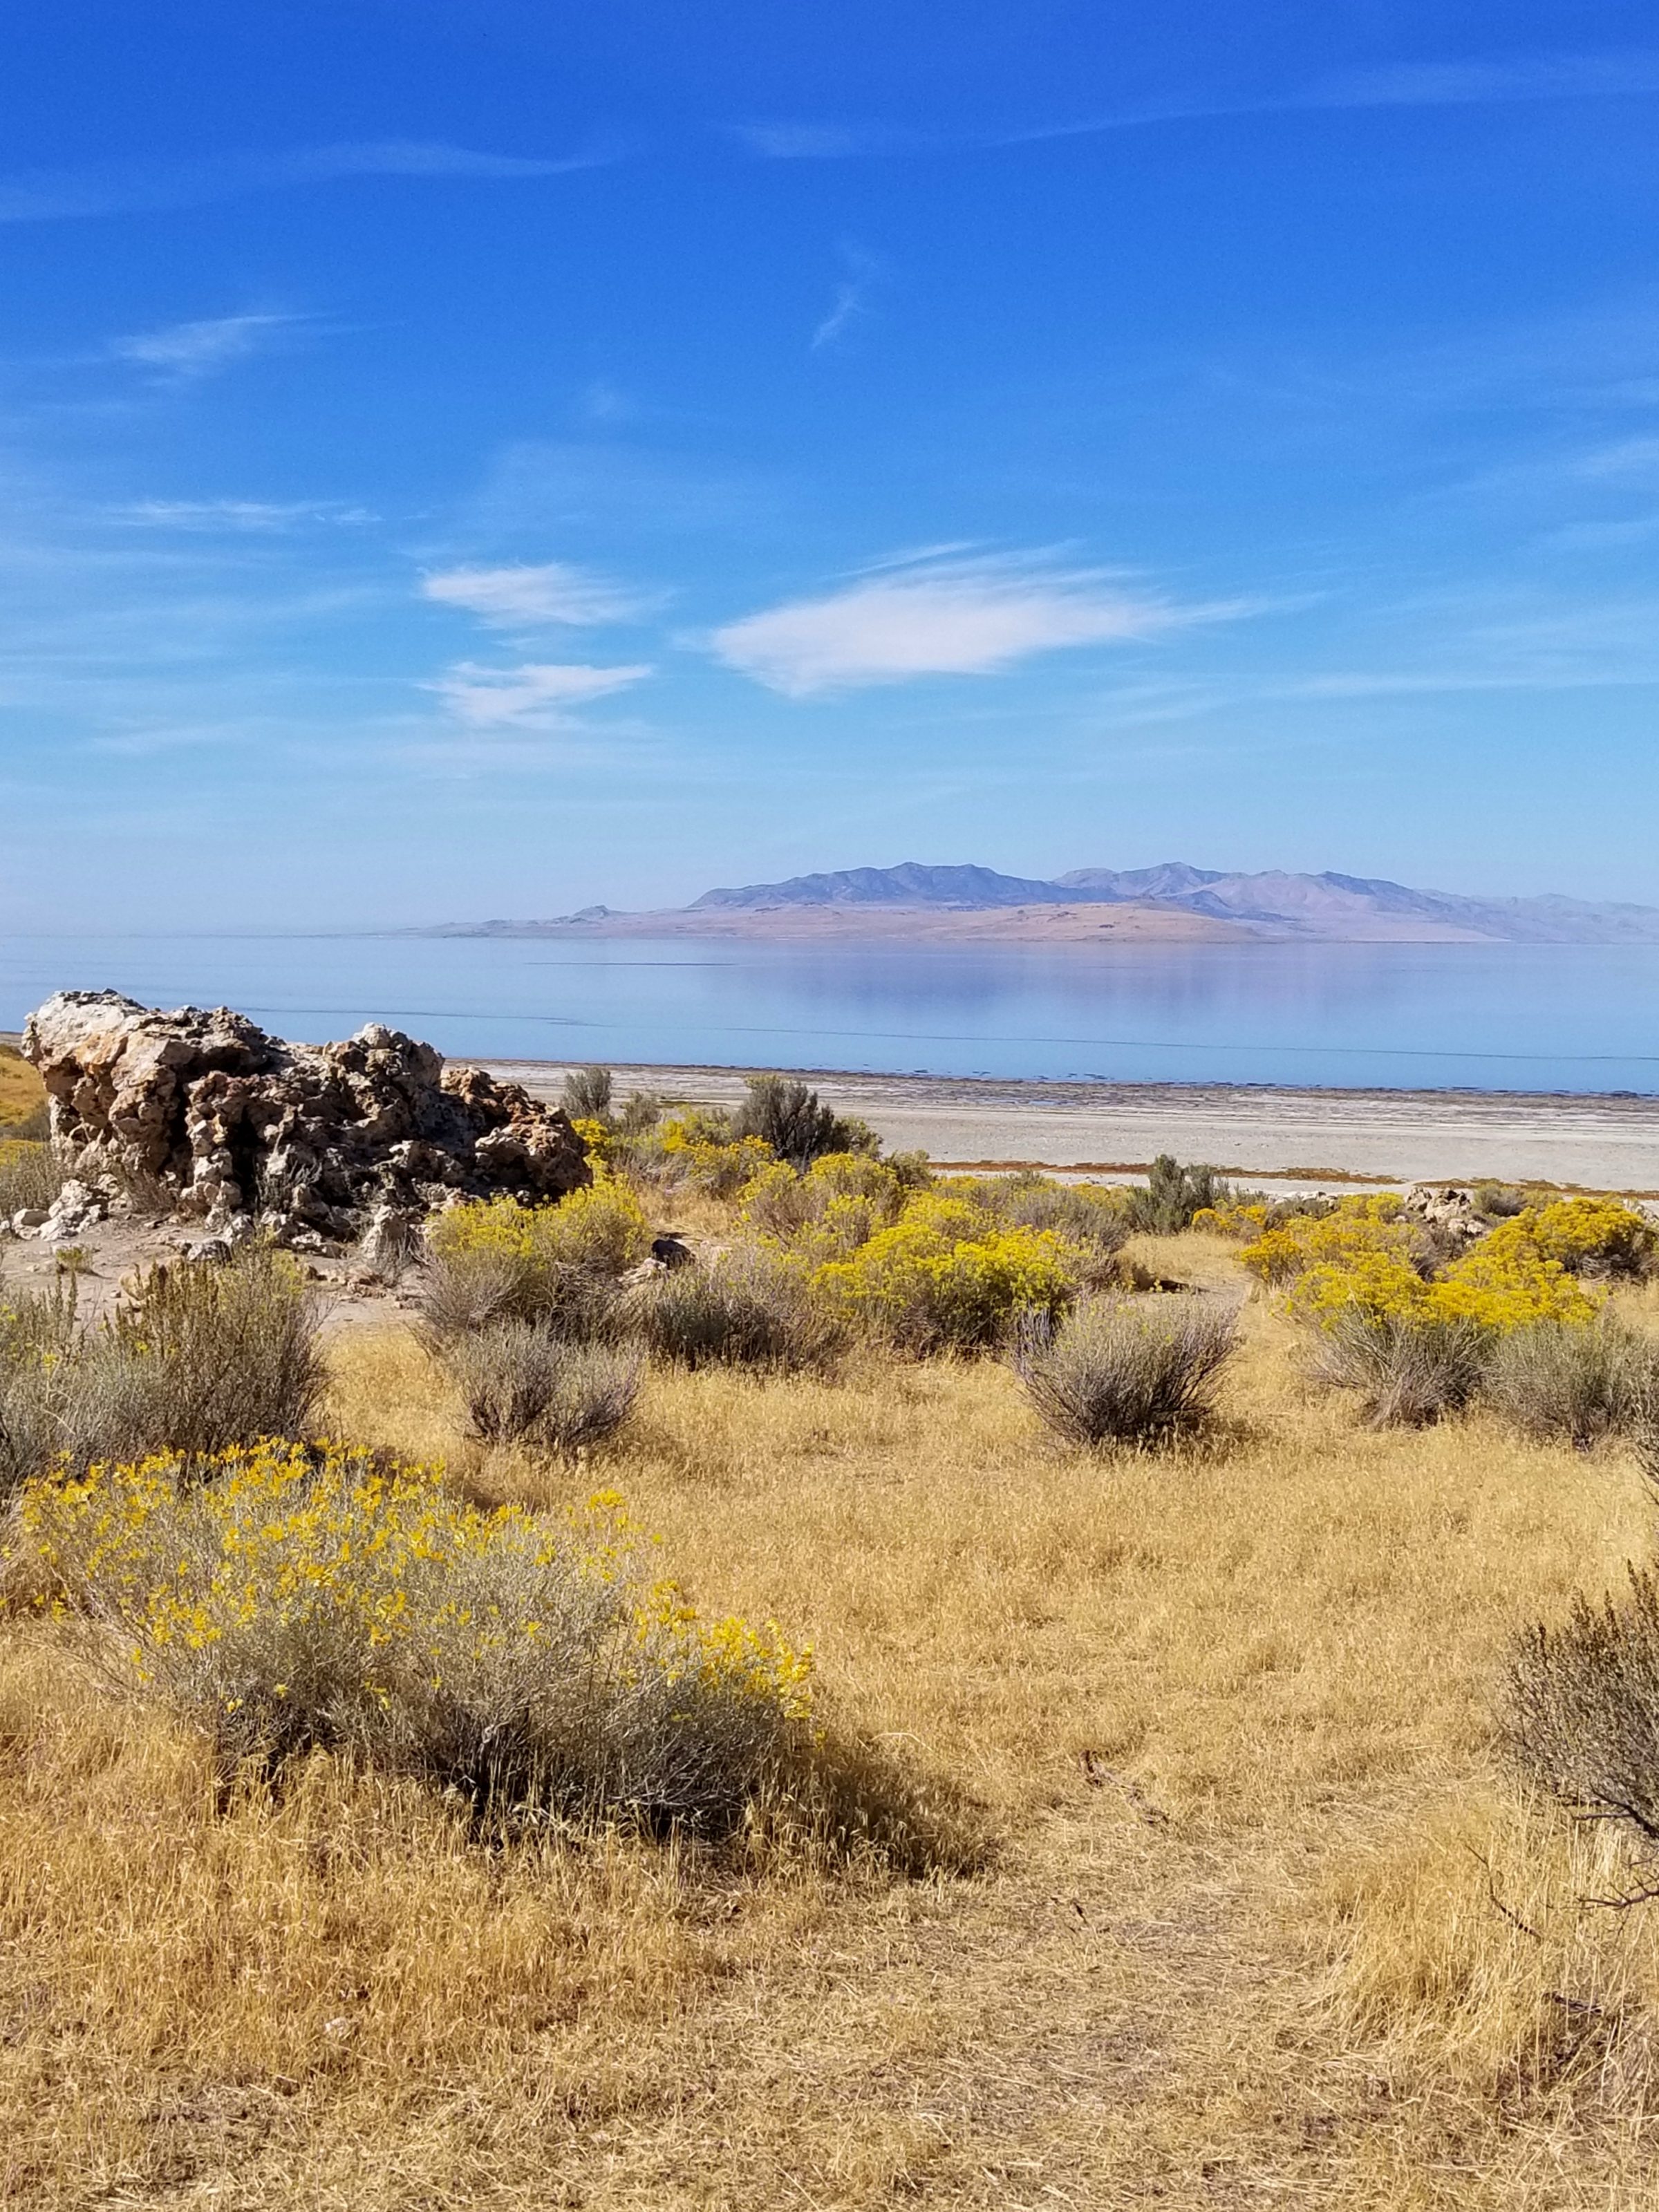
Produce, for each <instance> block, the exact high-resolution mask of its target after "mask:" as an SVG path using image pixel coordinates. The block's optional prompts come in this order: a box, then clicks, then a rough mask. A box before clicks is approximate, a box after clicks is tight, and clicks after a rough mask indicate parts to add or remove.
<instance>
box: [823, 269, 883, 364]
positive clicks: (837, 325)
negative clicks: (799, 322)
mask: <svg viewBox="0 0 1659 2212" xmlns="http://www.w3.org/2000/svg"><path fill="white" fill-rule="evenodd" d="M841 252H842V260H843V261H844V262H845V263H846V264H847V274H846V276H845V277H843V279H842V282H841V283H840V284H839V285H837V286H836V297H835V301H834V304H833V305H832V306H831V307H830V309H829V313H828V314H827V315H826V316H825V317H824V318H823V321H822V322H821V323H820V324H819V325H818V326H817V329H816V330H815V331H813V333H812V351H813V352H814V353H817V352H819V351H820V350H821V349H823V347H825V346H828V345H833V344H834V343H836V339H837V338H839V337H844V336H845V334H846V332H847V331H848V329H849V328H850V326H851V325H853V324H854V323H855V322H857V321H858V319H860V316H862V315H865V314H867V313H869V309H870V294H871V291H872V288H873V286H874V285H875V283H876V282H877V280H878V277H879V276H880V275H881V273H882V270H881V264H880V263H879V262H878V261H877V260H876V259H875V258H873V257H872V255H870V254H868V253H864V252H860V250H859V248H858V247H857V246H842V250H841Z"/></svg>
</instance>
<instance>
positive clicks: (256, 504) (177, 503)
mask: <svg viewBox="0 0 1659 2212" xmlns="http://www.w3.org/2000/svg"><path fill="white" fill-rule="evenodd" d="M106 513H107V514H108V515H109V517H110V519H111V520H112V521H114V522H124V523H131V524H134V525H137V526H148V527H149V528H153V529H156V530H251V531H272V530H295V529H298V528H300V527H301V526H303V525H305V524H307V523H311V522H316V523H362V522H374V521H377V520H379V517H378V516H377V515H375V514H374V513H372V512H371V511H370V509H369V508H368V507H348V506H347V505H346V504H345V502H344V501H342V500H333V499H290V500H264V499H138V500H134V501H131V503H130V504H129V505H128V506H125V507H109V508H107V509H106Z"/></svg>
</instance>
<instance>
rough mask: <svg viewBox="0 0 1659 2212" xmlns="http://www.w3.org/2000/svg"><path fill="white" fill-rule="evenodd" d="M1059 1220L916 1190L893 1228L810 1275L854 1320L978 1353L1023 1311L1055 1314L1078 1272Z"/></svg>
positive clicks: (905, 1344)
mask: <svg viewBox="0 0 1659 2212" xmlns="http://www.w3.org/2000/svg"><path fill="white" fill-rule="evenodd" d="M811 1281H812V1284H813V1286H814V1288H815V1289H817V1291H819V1292H820V1293H821V1294H822V1295H823V1297H826V1298H827V1299H828V1300H829V1301H830V1303H831V1304H833V1305H834V1306H835V1307H836V1309H837V1310H840V1311H841V1312H842V1313H843V1314H845V1316H847V1318H848V1321H849V1322H851V1323H852V1324H854V1326H855V1327H860V1328H865V1329H867V1330H869V1331H870V1332H872V1334H877V1335H878V1336H882V1337H884V1338H885V1339H887V1340H889V1341H890V1342H891V1343H894V1344H896V1345H898V1346H902V1348H904V1349H905V1350H908V1351H910V1352H939V1351H947V1350H948V1351H955V1352H978V1351H983V1350H985V1349H987V1347H988V1346H993V1345H995V1344H998V1343H1000V1342H1001V1341H1002V1340H1004V1339H1005V1338H1006V1336H1007V1334H1009V1332H1010V1330H1011V1329H1012V1328H1013V1326H1014V1325H1015V1323H1016V1322H1017V1321H1018V1319H1019V1317H1020V1316H1022V1315H1025V1314H1039V1315H1045V1316H1048V1317H1049V1318H1050V1319H1051V1320H1052V1319H1057V1318H1058V1317H1059V1316H1060V1314H1062V1313H1063V1312H1064V1311H1065V1310H1066V1308H1067V1307H1068V1306H1069V1305H1070V1304H1072V1301H1073V1297H1075V1295H1076V1291H1077V1287H1078V1281H1079V1267H1078V1259H1077V1255H1076V1254H1075V1253H1074V1252H1073V1249H1072V1248H1071V1247H1070V1246H1069V1245H1067V1244H1066V1243H1065V1241H1064V1240H1063V1239H1062V1238H1061V1237H1059V1236H1057V1235H1056V1234H1055V1232H1054V1231H1053V1230H1052V1229H1024V1228H1017V1227H1011V1226H1009V1225H1006V1224H1005V1223H1004V1222H1002V1221H1001V1220H1000V1219H999V1218H998V1217H997V1215H995V1214H994V1213H992V1212H988V1211H987V1209H986V1208H985V1207H983V1206H975V1205H974V1204H973V1203H972V1202H971V1201H970V1200H966V1199H962V1198H957V1197H955V1196H953V1195H951V1193H950V1192H949V1191H948V1190H945V1189H939V1190H931V1191H923V1192H920V1193H918V1194H916V1195H915V1196H914V1197H913V1198H911V1199H910V1200H908V1203H907V1204H906V1206H905V1207H904V1209H903V1211H902V1213H901V1214H900V1215H899V1218H897V1220H896V1221H895V1222H894V1223H893V1224H892V1225H891V1226H890V1227H889V1228H885V1229H880V1230H878V1231H876V1233H875V1235H874V1236H873V1237H870V1238H869V1240H868V1241H867V1242H866V1243H864V1244H862V1245H860V1247H859V1249H857V1250H856V1251H855V1252H854V1253H853V1254H852V1255H850V1256H849V1257H848V1258H847V1259H844V1260H831V1261H827V1262H825V1263H824V1264H823V1265H822V1266H820V1267H817V1268H816V1269H814V1271H813V1273H812V1276H811Z"/></svg>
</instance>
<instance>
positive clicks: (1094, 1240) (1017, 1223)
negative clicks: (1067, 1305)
mask: <svg viewBox="0 0 1659 2212" xmlns="http://www.w3.org/2000/svg"><path fill="white" fill-rule="evenodd" d="M953 1188H963V1186H961V1185H954V1186H953ZM964 1195H971V1197H972V1198H973V1200H974V1202H975V1204H976V1205H979V1206H984V1207H985V1208H986V1209H987V1212H992V1213H994V1214H995V1215H996V1216H997V1218H998V1219H999V1220H1001V1221H1006V1222H1007V1223H1008V1224H1009V1225H1011V1226H1012V1227H1014V1228H1018V1229H1037V1230H1050V1231H1053V1232H1054V1235H1055V1236H1057V1237H1061V1238H1063V1239H1064V1241H1065V1242H1066V1243H1067V1244H1068V1245H1070V1247H1071V1248H1072V1249H1073V1251H1074V1252H1076V1253H1077V1254H1079V1255H1080V1256H1081V1258H1082V1260H1083V1261H1084V1262H1085V1266H1084V1267H1083V1270H1082V1273H1083V1277H1084V1279H1085V1281H1086V1282H1088V1283H1089V1284H1090V1285H1091V1286H1092V1287H1095V1288H1103V1287H1104V1285H1106V1284H1108V1283H1110V1282H1114V1281H1115V1280H1116V1279H1117V1276H1118V1268H1117V1266H1116V1260H1117V1255H1118V1254H1119V1253H1120V1252H1121V1250H1122V1249H1123V1247H1124V1245H1125V1244H1126V1243H1127V1242H1128V1240H1129V1238H1130V1237H1131V1236H1133V1233H1134V1227H1135V1220H1136V1209H1135V1194H1134V1193H1133V1191H1130V1190H1127V1189H1123V1188H1113V1187H1111V1186H1109V1185H1107V1184H1104V1183H1097V1182H1079V1183H1063V1182H1054V1180H1053V1178H1052V1177H1051V1176H1044V1175H1036V1174H1031V1173H1029V1172H1028V1173H1023V1174H1019V1175H1010V1176H980V1177H978V1178H976V1179H975V1181H974V1182H972V1183H971V1184H970V1185H969V1186H968V1187H967V1188H966V1190H965V1191H964Z"/></svg>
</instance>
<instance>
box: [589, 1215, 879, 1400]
mask: <svg viewBox="0 0 1659 2212" xmlns="http://www.w3.org/2000/svg"><path fill="white" fill-rule="evenodd" d="M618 1321H619V1324H620V1326H621V1327H622V1328H624V1329H625V1330H626V1331H628V1333H629V1334H630V1335H632V1336H633V1337H635V1339H636V1340H637V1341H638V1342H640V1343H641V1344H642V1345H643V1346H645V1347H646V1349H647V1350H648V1351H649V1352H653V1354H654V1355H655V1356H656V1357H657V1358H660V1359H671V1360H673V1361H675V1362H676V1363H677V1364H679V1365H680V1366H683V1367H694V1368H695V1367H714V1366H727V1367H736V1366H742V1367H770V1368H776V1369H780V1370H784V1371H786V1372H787V1371H791V1370H800V1369H805V1368H811V1367H823V1366H826V1365H828V1364H829V1363H830V1362H831V1361H833V1359H834V1358H835V1357H836V1353H837V1352H840V1351H841V1350H842V1348H843V1346H844V1345H845V1342H846V1336H847V1332H846V1329H845V1327H844V1326H843V1325H842V1322H840V1320H839V1318H838V1317H837V1316H836V1314H835V1312H834V1311H833V1310H830V1309H829V1307H828V1306H827V1305H826V1304H825V1303H824V1302H823V1300H821V1299H820V1298H818V1297H816V1296H815V1295H814V1293H813V1291H812V1290H811V1286H810V1285H809V1283H808V1281H807V1279H806V1276H805V1272H804V1270H803V1269H802V1268H801V1267H799V1265H797V1264H793V1263H792V1262H791V1261H789V1260H788V1259H787V1257H785V1256H783V1255H781V1254H778V1253H775V1252H772V1251H769V1250H767V1249H763V1248H759V1247H756V1246H739V1247H738V1248H737V1249H734V1250H732V1251H730V1252H726V1253H722V1254H721V1255H720V1256H719V1257H718V1258H716V1259H714V1260H712V1261H709V1262H708V1265H707V1266H705V1267H675V1268H672V1269H670V1270H669V1271H668V1272H666V1273H663V1274H660V1275H656V1276H653V1278H652V1279H650V1280H649V1281H647V1282H644V1283H641V1284H639V1285H636V1286H635V1289H633V1290H632V1291H629V1295H628V1297H627V1299H626V1300H625V1302H624V1304H623V1307H622V1309H621V1310H620V1313H619V1315H618Z"/></svg>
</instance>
